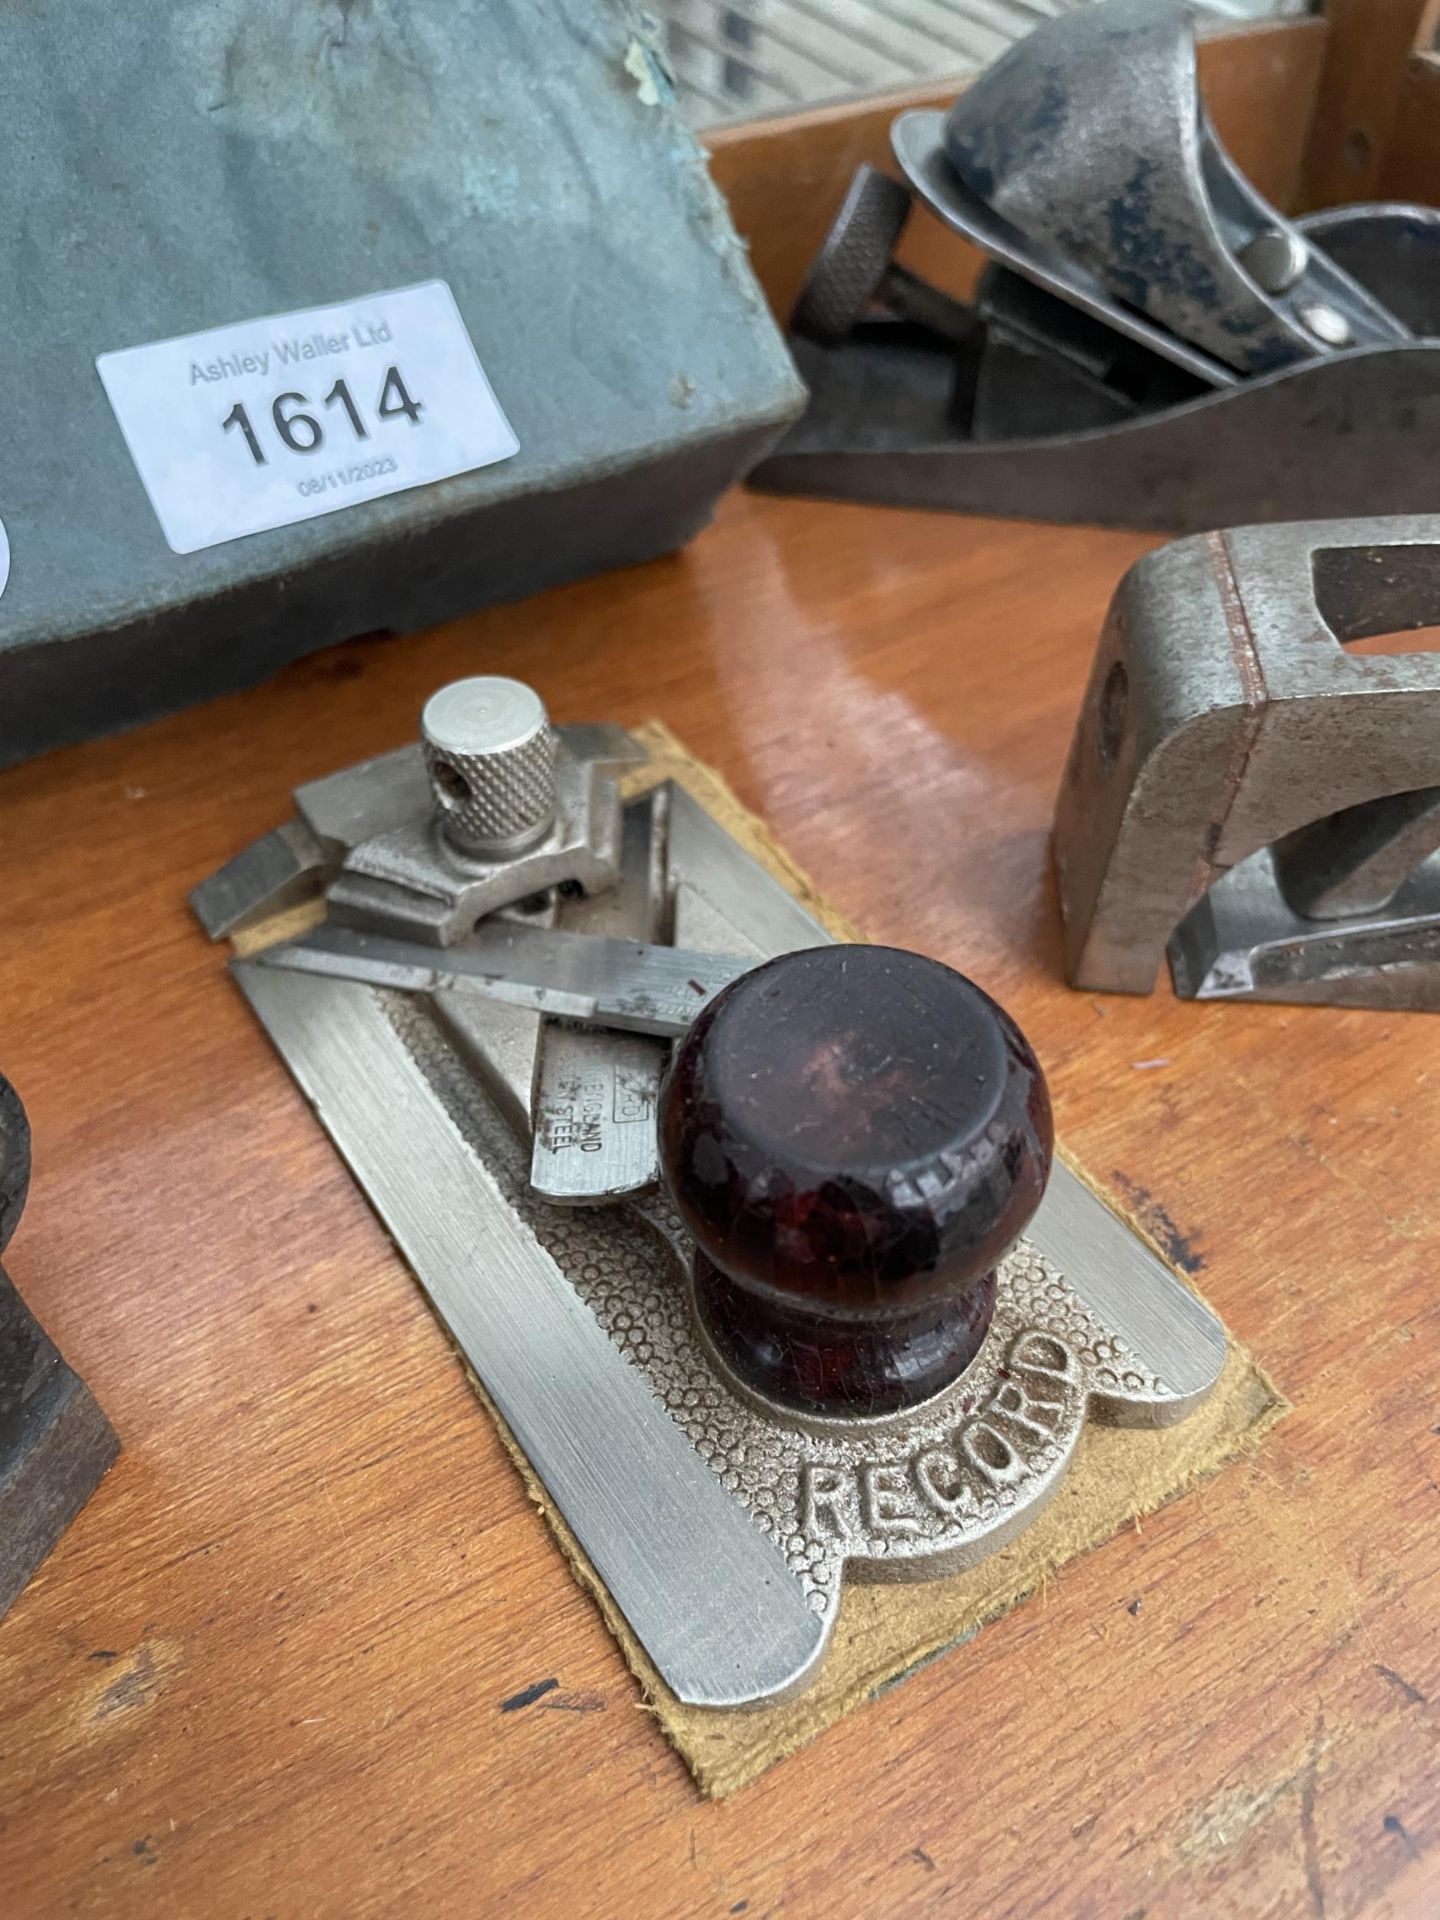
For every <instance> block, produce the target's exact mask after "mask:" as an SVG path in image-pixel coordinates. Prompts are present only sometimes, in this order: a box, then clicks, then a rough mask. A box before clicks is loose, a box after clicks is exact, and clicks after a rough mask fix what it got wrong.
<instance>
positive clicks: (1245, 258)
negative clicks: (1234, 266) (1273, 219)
mask: <svg viewBox="0 0 1440 1920" xmlns="http://www.w3.org/2000/svg"><path fill="white" fill-rule="evenodd" d="M1236 258H1237V259H1238V260H1239V262H1240V264H1241V266H1242V267H1244V269H1245V271H1246V272H1247V273H1248V274H1249V275H1250V278H1251V279H1252V280H1255V281H1257V282H1258V283H1259V285H1260V286H1261V287H1263V288H1264V290H1265V292H1266V293H1288V292H1289V291H1290V289H1291V287H1293V286H1294V285H1295V283H1296V281H1297V280H1299V279H1300V278H1301V277H1302V275H1303V274H1304V272H1305V269H1306V268H1307V267H1308V266H1309V264H1310V249H1309V247H1307V246H1306V244H1305V242H1304V240H1302V239H1301V237H1300V235H1299V234H1298V233H1292V232H1291V231H1290V230H1289V229H1288V228H1286V227H1267V228H1266V229H1265V230H1264V232H1263V233H1257V234H1256V235H1255V237H1254V239H1253V240H1250V241H1247V243H1246V244H1245V245H1244V246H1243V247H1242V248H1241V249H1240V252H1239V253H1238V254H1237V255H1236Z"/></svg>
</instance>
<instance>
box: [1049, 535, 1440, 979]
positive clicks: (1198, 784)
mask: <svg viewBox="0 0 1440 1920" xmlns="http://www.w3.org/2000/svg"><path fill="white" fill-rule="evenodd" d="M1437 624H1440V519H1437V518H1416V519H1408V520H1406V519H1396V520H1352V521H1334V522H1329V523H1322V524H1320V525H1301V526H1288V527H1287V526H1280V527H1244V528H1240V529H1238V530H1234V531H1230V532H1227V533H1214V534H1207V535H1204V536H1201V537H1196V538H1192V539H1188V540H1181V541H1177V542H1175V543H1174V544H1173V545H1171V546H1168V547H1163V548H1161V550H1160V551H1159V552H1158V553H1153V554H1150V555H1148V556H1147V557H1146V558H1145V559H1143V560H1141V561H1139V562H1138V563H1137V564H1136V565H1135V566H1133V567H1132V568H1131V569H1130V571H1129V572H1128V573H1127V574H1126V575H1125V577H1124V579H1123V580H1122V581H1121V583H1120V586H1119V588H1118V589H1117V591H1116V594H1115V598H1114V601H1113V602H1112V604H1111V608H1110V612H1109V615H1108V617H1107V619H1106V622H1105V627H1104V630H1103V632H1102V634H1101V637H1100V644H1099V648H1098V651H1097V653H1096V656H1095V663H1094V666H1093V668H1092V670H1091V675H1090V684H1089V688H1088V690H1087V693H1086V696H1085V702H1084V705H1083V707H1082V709H1081V714H1080V720H1079V724H1078V726H1077V728H1076V733H1075V738H1074V741H1073V743H1072V745H1071V749H1070V757H1069V761H1068V763H1067V766H1066V770H1065V778H1064V781H1063V783H1062V786H1061V790H1060V797H1059V801H1058V805H1057V810H1056V820H1055V860H1056V866H1057V869H1058V871H1059V876H1060V899H1061V908H1062V912H1063V915H1064V920H1065V963H1066V970H1067V973H1068V975H1069V978H1070V982H1071V984H1072V985H1073V986H1077V987H1094V988H1101V989H1105V990H1109V991H1111V992H1117V993H1149V992H1150V990H1151V988H1152V987H1153V986H1154V983H1155V976H1156V973H1157V971H1158V970H1159V966H1160V962H1161V959H1162V957H1163V955H1164V953H1165V950H1166V946H1167V943H1168V946H1169V954H1170V966H1171V971H1172V974H1173V976H1174V981H1175V990H1176V992H1177V993H1178V994H1180V995H1182V996H1183V997H1185V998H1193V999H1203V1000H1210V999H1225V1000H1285V1001H1330V1002H1334V1003H1336V1004H1341V1005H1347V1006H1366V1007H1410V1008H1436V1007H1440V852H1437V849H1440V657H1437V656H1436V655H1435V654H1433V653H1423V652H1417V653H1411V654H1405V653H1400V654H1394V653H1388V652H1387V653H1384V654H1377V655H1369V656H1367V655H1365V654H1357V653H1351V652H1348V651H1347V648H1348V647H1350V646H1352V645H1354V644H1355V643H1356V642H1358V641H1362V640H1365V639H1367V638H1373V637H1375V636H1377V635H1389V634H1403V633H1406V632H1410V631H1413V630H1415V629H1418V628H1422V627H1430V626H1434V625H1437Z"/></svg>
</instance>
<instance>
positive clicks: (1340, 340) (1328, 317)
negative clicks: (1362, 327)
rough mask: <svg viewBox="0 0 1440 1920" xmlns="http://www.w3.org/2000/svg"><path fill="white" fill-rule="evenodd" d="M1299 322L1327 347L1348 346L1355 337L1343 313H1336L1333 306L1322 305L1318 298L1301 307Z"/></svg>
mask: <svg viewBox="0 0 1440 1920" xmlns="http://www.w3.org/2000/svg"><path fill="white" fill-rule="evenodd" d="M1300 324H1301V326H1303V327H1306V328H1308V329H1309V331H1310V332H1311V333H1313V334H1314V336H1315V338H1316V339H1317V340H1319V341H1320V342H1321V343H1322V344H1323V345H1325V346H1327V347H1348V346H1349V345H1350V342H1351V341H1352V340H1353V339H1354V337H1355V336H1354V335H1353V334H1352V333H1351V331H1350V323H1349V321H1348V320H1347V319H1346V318H1345V316H1344V314H1343V313H1337V312H1336V311H1335V309H1334V307H1326V306H1322V305H1321V303H1320V302H1319V301H1318V300H1313V301H1310V302H1309V303H1308V304H1307V305H1305V306H1303V307H1301V309H1300Z"/></svg>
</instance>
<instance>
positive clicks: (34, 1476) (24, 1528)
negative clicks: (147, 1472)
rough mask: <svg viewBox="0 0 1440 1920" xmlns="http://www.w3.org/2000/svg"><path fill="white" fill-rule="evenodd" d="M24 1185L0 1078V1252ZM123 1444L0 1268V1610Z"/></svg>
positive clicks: (14, 1098) (16, 1113)
mask: <svg viewBox="0 0 1440 1920" xmlns="http://www.w3.org/2000/svg"><path fill="white" fill-rule="evenodd" d="M29 1186H30V1126H29V1122H28V1121H27V1120H26V1117H25V1109H24V1107H23V1106H22V1105H21V1104H20V1096H19V1095H18V1094H17V1093H16V1091H15V1089H14V1088H13V1087H12V1086H11V1085H10V1083H9V1081H8V1080H5V1079H0V1253H3V1252H4V1251H5V1248H6V1246H7V1245H8V1243H9V1240H10V1236H11V1234H12V1233H14V1231H15V1229H16V1227H17V1226H18V1225H19V1223H20V1215H21V1213H22V1211H23V1210H24V1206H25V1196H26V1194H27V1192H28V1191H29ZM119 1450H120V1443H119V1441H118V1440H117V1439H116V1438H115V1434H114V1431H113V1429H112V1428H111V1426H110V1423H109V1421H108V1420H107V1419H106V1418H105V1415H104V1414H103V1413H102V1412H101V1411H100V1408H99V1406H98V1405H97V1404H96V1402H95V1399H94V1397H93V1395H92V1394H91V1393H90V1390H89V1388H88V1387H87V1386H86V1385H85V1382H84V1381H83V1380H82V1379H81V1378H80V1376H79V1375H78V1374H77V1373H74V1372H72V1371H71V1369H70V1368H69V1367H67V1366H66V1364H65V1362H64V1361H63V1360H62V1359H61V1357H60V1355H59V1353H58V1352H57V1351H56V1348H55V1345H54V1342H53V1341H52V1340H50V1338H49V1337H48V1336H47V1334H46V1333H45V1330H44V1328H43V1327H41V1326H40V1324H39V1322H38V1321H37V1320H36V1319H35V1317H34V1315H33V1314H31V1313H30V1311H29V1309H28V1308H27V1307H26V1305H25V1302H24V1301H23V1300H22V1299H21V1298H20V1295H19V1294H18V1293H17V1292H16V1291H15V1288H14V1287H13V1286H12V1285H11V1283H10V1281H9V1279H8V1278H7V1276H6V1273H5V1270H4V1268H3V1267H0V1615H3V1614H4V1613H5V1612H6V1610H7V1609H8V1608H9V1606H10V1604H11V1602H12V1601H13V1600H14V1599H15V1597H16V1595H17V1594H18V1593H19V1592H20V1590H21V1589H22V1588H23V1587H24V1585H25V1584H26V1582H27V1581H28V1580H29V1578H30V1576H31V1574H33V1573H34V1571H35V1569H36V1568H37V1567H38V1566H39V1565H40V1562H41V1561H42V1560H43V1559H44V1558H45V1556H46V1554H48V1553H49V1551H50V1549H51V1548H52V1547H53V1546H54V1545H55V1543H56V1541H57V1540H58V1539H59V1538H60V1536H61V1534H62V1533H63V1532H64V1531H65V1529H66V1527H67V1526H69V1524H70V1522H71V1521H72V1520H73V1519H74V1518H75V1515H76V1514H77V1513H78V1512H79V1511H80V1509H81V1507H83V1506H84V1504H85V1502H86V1501H87V1500H88V1499H89V1498H90V1496H91V1494H92V1493H93V1492H94V1491H95V1489H96V1487H97V1486H98V1485H99V1484H100V1481H101V1479H102V1477H103V1476H104V1473H105V1470H106V1468H107V1467H109V1465H110V1464H111V1462H112V1461H113V1460H114V1458H115V1456H116V1454H117V1453H118V1452H119Z"/></svg>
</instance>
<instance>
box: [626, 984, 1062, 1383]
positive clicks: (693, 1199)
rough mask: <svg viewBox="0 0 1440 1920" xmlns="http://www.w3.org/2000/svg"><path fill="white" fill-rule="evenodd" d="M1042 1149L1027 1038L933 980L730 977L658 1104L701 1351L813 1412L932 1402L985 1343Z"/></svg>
mask: <svg viewBox="0 0 1440 1920" xmlns="http://www.w3.org/2000/svg"><path fill="white" fill-rule="evenodd" d="M1052 1138H1053V1136H1052V1128H1051V1119H1050V1100H1049V1095H1048V1092H1047V1090H1046V1086H1045V1078H1044V1075H1043V1074H1042V1073H1041V1071H1040V1067H1039V1063H1038V1062H1037V1061H1036V1059H1035V1056H1034V1054H1033V1053H1032V1052H1031V1050H1030V1047H1029V1044H1028V1043H1027V1041H1026V1040H1025V1037H1024V1035H1023V1034H1022V1033H1021V1032H1020V1030H1019V1028H1018V1027H1017V1026H1016V1025H1015V1023H1014V1022H1013V1021H1012V1020H1011V1019H1010V1017H1009V1015H1008V1014H1006V1013H1005V1012H1004V1011H1003V1010H1002V1009H1001V1008H1000V1007H998V1006H996V1004H995V1002H994V1001H993V1000H991V999H990V998H989V996H988V995H987V994H984V993H982V992H981V991H980V989H979V988H978V987H977V986H975V985H974V983H973V982H972V981H969V980H967V979H965V978H964V976H963V975H962V974H958V973H956V972H954V971H953V970H952V969H951V968H949V967H945V966H942V965H941V964H940V963H939V962H938V961H935V960H927V959H924V958H923V957H922V956H921V955H919V954H914V953H904V952H900V951H898V950H897V949H895V948H891V947H866V946H860V947H844V946H834V947H817V948H815V949H814V950H813V951H809V952H804V953H792V954H786V955H783V956H782V957H781V958H780V959H778V960H772V961H769V962H768V963H767V964H766V965H764V966H760V967H757V968H756V969H755V970H754V971H753V972H751V973H748V974H745V975H743V976H742V977H741V978H740V979H739V980H737V981H735V982H734V984H733V985H731V986H729V987H727V988H726V989H725V991H724V992H723V993H721V994H719V995H718V996H717V997H716V999H715V1000H714V1001H713V1003H712V1004H711V1005H710V1006H709V1007H707V1008H706V1010H705V1012H704V1013H703V1014H701V1016H700V1018H699V1019H698V1020H697V1021H696V1022H695V1025H694V1026H693V1027H692V1028H691V1029H690V1031H689V1033H688V1034H687V1035H686V1036H685V1038H684V1040H683V1041H681V1042H680V1044H679V1046H678V1047H677V1048H676V1052H675V1057H674V1060H673V1062H672V1064H671V1068H670V1073H669V1075H668V1077H667V1079H666V1083H665V1087H664V1089H663V1092H662V1095H661V1104H660V1151H661V1159H662V1162H663V1165H664V1169H665V1175H666V1179H667V1182H668V1184H669V1187H670V1191H671V1193H672V1195H673V1197H674V1199H675V1203H676V1205H677V1207H678V1208H679V1210H680V1213H681V1215H682V1217H683V1219H684V1220H685V1223H686V1225H687V1226H688V1227H689V1229H690V1231H691V1232H692V1233H693V1235H694V1236H695V1243H696V1258H695V1285H696V1302H697V1306H698V1309H699V1312H700V1315H701V1318H702V1321H703V1323H704V1325H705V1327H706V1330H707V1331H708V1333H709V1335H710V1337H711V1339H712V1341H713V1342H714V1344H715V1346H716V1348H717V1349H718V1351H719V1352H720V1354H721V1355H722V1357H723V1358H724V1360H725V1361H726V1363H727V1364H728V1365H729V1366H730V1367H731V1368H732V1369H733V1370H734V1372H735V1373H736V1374H737V1375H738V1376H739V1377H740V1378H741V1379H742V1380H743V1381H745V1382H746V1383H747V1384H748V1385H750V1386H751V1387H753V1388H754V1389H756V1390H757V1391H758V1392H760V1393H762V1394H765V1395H766V1396H768V1397H770V1398H772V1399H775V1400H778V1401H781V1402H783V1403H785V1404H786V1405H789V1406H792V1407H795V1408H799V1409H802V1410H804V1411H807V1412H811V1413H817V1414H827V1413H828V1414H846V1415H852V1416H853V1415H855V1414H866V1413H885V1412H891V1411H894V1410H895V1409H897V1408H900V1407H905V1406H910V1405H913V1404H914V1403H915V1402H916V1401H919V1400H923V1399H926V1398H928V1397H929V1396H930V1395H931V1394H934V1393H937V1392H938V1391H939V1390H940V1389H941V1388H942V1387H944V1386H946V1385H948V1384H949V1382H950V1381H952V1380H954V1379H955V1378H956V1377H957V1376H958V1375H959V1374H960V1373H962V1372H963V1371H964V1369H965V1368H966V1367H967V1366H968V1365H969V1363H970V1361H971V1360H973V1359H974V1357H975V1354H976V1353H977V1352H978V1350H979V1347H980V1343H981V1341H982V1340H983V1339H984V1337H985V1331H986V1328H987V1327H988V1326H989V1324H990V1316H991V1313H992V1311H993V1309H994V1304H995V1268H996V1265H997V1263H998V1262H999V1261H1000V1260H1001V1259H1002V1258H1003V1257H1004V1255H1005V1254H1006V1253H1007V1252H1008V1251H1009V1250H1010V1248H1011V1247H1012V1246H1013V1245H1014V1244H1015V1241H1016V1240H1017V1239H1018V1238H1019V1236H1020V1234H1021V1232H1022V1231H1023V1230H1024V1227H1025V1225H1026V1223H1027V1221H1028V1220H1029V1219H1030V1216H1031V1215H1032V1214H1033V1213H1034V1211H1035V1209H1036V1207H1037V1206H1038V1205H1039V1204H1040V1198H1041V1195H1042V1194H1043V1192H1044V1189H1045V1181H1046V1178H1047V1176H1048V1174H1049V1170H1050V1154H1051V1147H1052Z"/></svg>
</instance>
